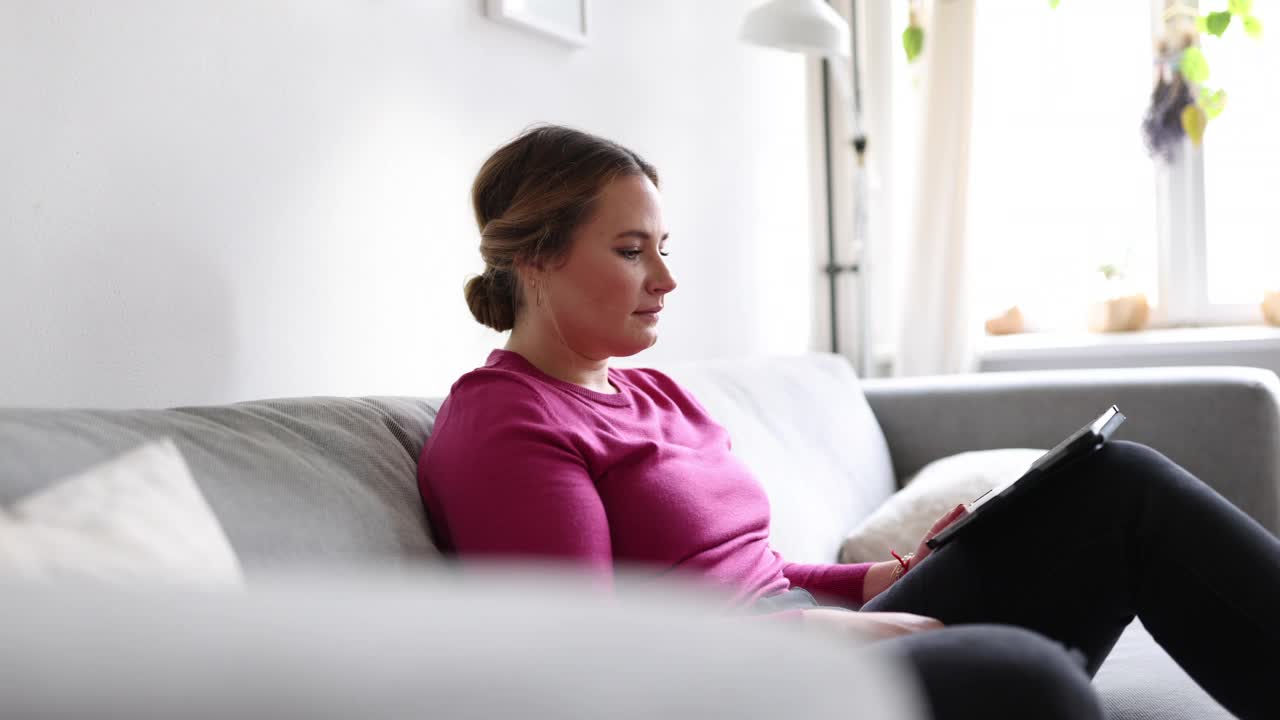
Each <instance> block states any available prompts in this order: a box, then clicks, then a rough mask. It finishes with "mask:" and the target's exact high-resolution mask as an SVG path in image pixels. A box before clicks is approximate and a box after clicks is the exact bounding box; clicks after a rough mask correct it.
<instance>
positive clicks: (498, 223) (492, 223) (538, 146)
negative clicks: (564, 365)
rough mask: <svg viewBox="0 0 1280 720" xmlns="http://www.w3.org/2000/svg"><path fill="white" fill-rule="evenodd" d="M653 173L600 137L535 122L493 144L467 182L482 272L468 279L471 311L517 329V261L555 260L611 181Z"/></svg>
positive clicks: (503, 327) (502, 327) (482, 319)
mask: <svg viewBox="0 0 1280 720" xmlns="http://www.w3.org/2000/svg"><path fill="white" fill-rule="evenodd" d="M624 175H644V176H646V177H648V178H649V179H650V180H651V181H653V184H654V185H655V186H656V185H657V184H658V171H657V170H655V169H654V167H653V166H652V165H650V164H649V163H647V162H645V161H644V159H642V158H641V157H640V156H639V155H637V154H635V153H634V152H632V151H630V150H628V149H627V148H624V147H622V146H621V145H618V144H617V143H614V142H610V141H609V140H605V139H604V138H601V137H596V136H595V135H591V134H588V133H584V132H580V131H578V130H572V129H570V128H566V127H560V126H558V125H540V126H536V127H534V128H532V129H529V130H526V131H525V132H523V133H521V134H520V136H519V137H517V138H516V139H515V140H512V141H511V142H509V143H507V144H506V145H503V146H502V147H500V148H498V150H497V151H495V152H494V153H493V155H490V156H489V159H488V160H486V161H485V163H484V166H483V167H481V168H480V172H479V173H478V174H477V175H476V179H475V182H474V183H472V185H471V204H472V206H473V208H474V209H475V213H476V225H478V226H479V227H480V255H481V257H483V258H484V264H485V268H484V273H483V274H481V275H478V276H476V277H473V278H471V279H469V280H467V284H466V286H465V288H464V292H465V294H466V297H467V306H468V307H470V308H471V314H472V315H474V316H475V318H476V320H478V321H479V322H480V323H481V324H483V325H488V326H489V327H491V328H493V329H494V330H498V331H502V330H510V329H511V328H513V327H515V321H516V315H517V313H518V312H519V310H520V307H521V304H522V303H521V293H520V279H519V276H518V270H517V266H518V265H522V264H527V265H541V264H549V263H554V262H556V261H559V260H561V259H563V258H564V256H565V255H566V254H567V253H568V251H569V238H570V235H571V234H572V232H573V229H574V228H575V227H577V226H578V224H579V223H582V222H584V221H585V220H586V219H587V218H589V217H590V215H591V212H592V210H593V207H594V203H595V199H596V198H597V197H598V196H599V194H600V193H601V191H603V190H604V188H605V186H607V185H608V184H609V183H610V182H612V181H613V180H614V179H616V178H618V177H621V176H624Z"/></svg>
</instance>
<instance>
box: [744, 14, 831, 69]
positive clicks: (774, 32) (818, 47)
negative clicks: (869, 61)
mask: <svg viewBox="0 0 1280 720" xmlns="http://www.w3.org/2000/svg"><path fill="white" fill-rule="evenodd" d="M740 37H741V38H742V40H744V41H745V42H749V43H751V44H752V45H763V46H765V47H773V48H779V49H781V50H790V51H792V52H802V53H805V54H807V55H823V56H831V55H837V56H840V55H848V54H849V24H848V23H847V22H845V20H844V18H842V17H840V13H838V12H836V11H835V10H834V9H832V8H831V6H830V5H828V4H826V3H825V2H823V1H822V0H769V2H766V3H765V4H763V5H761V6H760V7H758V8H756V9H754V10H752V11H751V12H750V13H747V18H746V20H744V21H743V22H742V33H741V35H740Z"/></svg>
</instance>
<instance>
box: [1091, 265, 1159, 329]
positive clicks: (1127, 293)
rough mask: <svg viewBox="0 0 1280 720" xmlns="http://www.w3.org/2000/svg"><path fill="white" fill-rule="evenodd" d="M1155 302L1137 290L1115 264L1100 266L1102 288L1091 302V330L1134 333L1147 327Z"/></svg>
mask: <svg viewBox="0 0 1280 720" xmlns="http://www.w3.org/2000/svg"><path fill="white" fill-rule="evenodd" d="M1150 317H1151V305H1150V304H1149V303H1148V302H1147V296H1146V293H1142V292H1136V291H1135V288H1134V287H1133V285H1132V284H1130V283H1129V282H1128V281H1127V280H1126V279H1125V274H1124V272H1123V271H1122V270H1120V268H1119V267H1117V266H1115V265H1103V266H1101V267H1099V268H1098V290H1097V291H1096V294H1095V300H1094V301H1093V302H1092V303H1090V304H1089V330H1090V331H1091V332H1133V331H1135V330H1141V329H1142V328H1144V327H1146V326H1147V320H1149V319H1150Z"/></svg>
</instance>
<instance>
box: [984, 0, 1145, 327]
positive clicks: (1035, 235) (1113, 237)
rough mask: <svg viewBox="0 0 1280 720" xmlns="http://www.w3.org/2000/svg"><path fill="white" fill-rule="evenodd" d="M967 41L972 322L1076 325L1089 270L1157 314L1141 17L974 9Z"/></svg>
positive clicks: (1006, 0) (1025, 6) (990, 4)
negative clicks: (1119, 279) (1106, 273)
mask: <svg viewBox="0 0 1280 720" xmlns="http://www.w3.org/2000/svg"><path fill="white" fill-rule="evenodd" d="M976 12H977V15H976V26H975V27H976V30H975V33H976V36H975V41H974V48H975V49H974V74H973V76H974V90H973V93H974V94H973V136H972V146H971V149H970V163H971V172H970V180H969V186H968V193H969V216H970V225H969V233H970V234H969V238H970V243H971V247H972V248H973V261H974V266H973V273H974V278H975V280H976V281H977V282H975V283H974V284H973V285H974V287H975V290H976V295H975V298H974V299H975V302H976V309H977V310H978V311H979V313H981V314H982V317H991V316H994V315H996V314H998V313H1000V312H1002V311H1003V310H1004V309H1006V308H1008V307H1009V306H1011V305H1014V304H1017V305H1019V306H1020V307H1021V308H1022V310H1023V312H1024V314H1025V315H1026V317H1027V319H1028V322H1029V323H1030V324H1031V325H1032V326H1033V327H1034V328H1040V329H1075V328H1083V327H1084V326H1085V324H1086V312H1087V306H1088V302H1089V300H1090V298H1091V297H1093V296H1094V295H1096V294H1097V293H1098V292H1099V291H1100V288H1099V283H1100V278H1101V274H1100V273H1099V268H1100V267H1101V266H1103V265H1112V266H1115V267H1117V268H1119V269H1121V270H1123V271H1124V273H1125V275H1126V281H1127V285H1128V287H1129V288H1130V289H1132V291H1135V292H1137V291H1141V292H1145V293H1146V294H1147V297H1148V299H1149V300H1150V301H1151V302H1152V303H1153V304H1159V302H1160V292H1159V290H1160V288H1159V283H1158V282H1157V276H1158V272H1157V269H1158V263H1157V258H1156V254H1157V246H1158V242H1157V222H1156V216H1157V209H1156V207H1157V184H1156V170H1155V166H1154V164H1153V162H1152V160H1151V159H1150V158H1149V157H1148V155H1147V152H1146V149H1145V146H1144V145H1143V141H1142V134H1141V122H1142V117H1143V113H1144V112H1145V110H1146V107H1147V102H1148V99H1149V97H1150V92H1151V80H1152V74H1151V69H1152V51H1151V43H1150V38H1151V27H1152V16H1151V8H1150V6H1149V5H1148V4H1146V3H1133V2H1123V3H1117V2H1107V1H1106V0H1072V2H1064V3H1062V4H1061V5H1060V6H1059V7H1058V8H1056V9H1051V8H1050V7H1049V6H1048V3H1046V2H1027V0H995V1H991V0H983V2H979V3H977V11H976Z"/></svg>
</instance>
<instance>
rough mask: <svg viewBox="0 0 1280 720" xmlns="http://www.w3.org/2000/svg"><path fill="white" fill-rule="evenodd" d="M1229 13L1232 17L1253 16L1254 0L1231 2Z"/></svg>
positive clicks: (1232, 0)
mask: <svg viewBox="0 0 1280 720" xmlns="http://www.w3.org/2000/svg"><path fill="white" fill-rule="evenodd" d="M1227 12H1229V13H1231V14H1232V15H1242V16H1249V15H1252V14H1253V0H1230V2H1228V3H1227Z"/></svg>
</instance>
